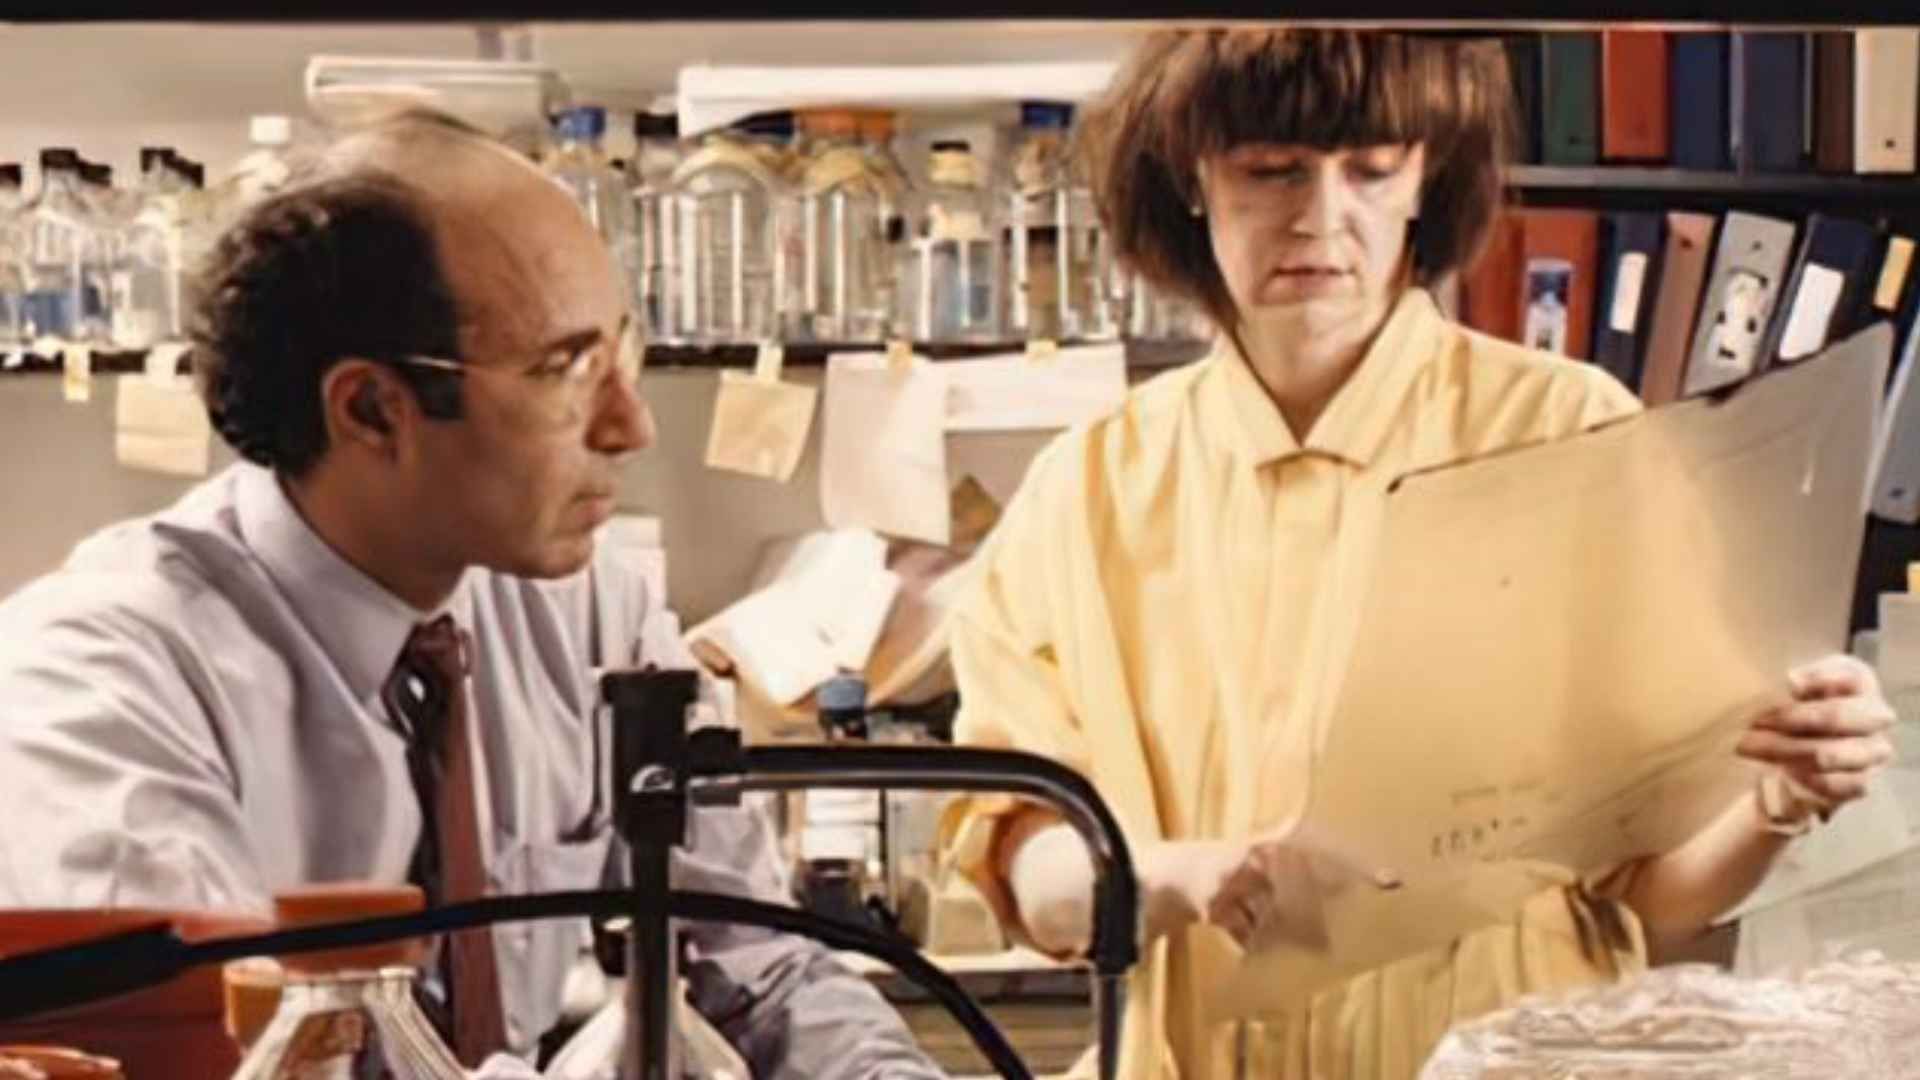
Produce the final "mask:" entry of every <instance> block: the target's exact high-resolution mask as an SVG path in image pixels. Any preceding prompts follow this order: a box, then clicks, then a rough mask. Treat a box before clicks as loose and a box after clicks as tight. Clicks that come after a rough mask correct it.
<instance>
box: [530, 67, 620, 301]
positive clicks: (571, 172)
mask: <svg viewBox="0 0 1920 1080" xmlns="http://www.w3.org/2000/svg"><path fill="white" fill-rule="evenodd" d="M606 133H607V112H606V110H605V109H602V108H600V107H599V106H597V105H580V106H576V107H574V108H571V109H567V110H564V111H563V112H561V113H560V115H559V117H558V118H557V119H556V120H555V121H554V136H555V139H556V142H555V146H554V151H553V153H552V155H550V156H549V157H548V158H547V161H546V166H545V167H546V170H547V175H549V176H551V177H553V180H554V182H555V183H557V184H559V185H560V186H561V187H562V188H563V189H565V190H566V192H567V194H568V195H571V196H572V197H573V201H574V202H576V203H578V204H579V205H580V211H581V213H583V214H585V215H586V216H587V220H588V221H589V222H591V223H592V224H593V228H594V231H595V232H598V233H599V234H600V239H601V241H602V242H604V243H605V244H606V245H607V251H608V252H609V253H610V254H612V256H613V264H614V265H615V266H617V267H619V268H620V273H621V274H622V275H623V276H624V277H625V278H626V280H627V281H629V282H632V281H634V280H637V278H638V273H639V268H638V265H637V261H636V259H635V257H634V229H633V199H632V197H631V195H629V194H628V191H627V181H626V177H624V176H622V175H621V174H620V172H619V171H618V170H616V169H615V168H614V167H613V165H612V164H611V163H610V162H609V161H608V160H607V154H606V150H605V149H604V148H603V147H602V145H601V140H602V139H604V138H605V136H606Z"/></svg>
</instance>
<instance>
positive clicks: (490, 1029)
mask: <svg viewBox="0 0 1920 1080" xmlns="http://www.w3.org/2000/svg"><path fill="white" fill-rule="evenodd" d="M467 642H468V639H467V634H466V631H464V630H462V629H460V627H458V626H457V625H455V624H454V621H453V617H452V616H451V615H442V616H440V617H439V618H437V619H435V620H433V621H432V622H430V623H424V624H422V625H420V626H417V627H415V628H414V631H413V634H412V636H410V637H409V638H408V639H407V645H406V648H405V649H403V650H402V651H401V653H400V659H399V661H398V663H396V664H395V665H394V670H393V674H392V676H391V677H389V678H388V680H387V685H386V687H385V689H384V691H383V692H382V697H383V698H385V700H386V704H387V708H388V710H389V711H390V712H392V713H393V715H394V718H395V719H396V720H397V721H398V722H399V723H400V724H401V725H402V726H403V727H404V728H405V729H406V730H407V738H408V749H407V763H408V766H409V767H410V769H411V770H412V772H413V783H414V788H415V791H416V793H417V794H418V795H419V797H420V810H421V814H422V817H423V819H424V820H423V821H422V834H423V835H422V838H421V839H422V843H423V845H428V846H427V850H426V851H425V852H424V854H425V856H426V858H425V866H426V867H427V873H426V875H425V878H426V880H424V881H423V882H422V884H423V886H424V887H425V888H426V891H427V896H428V899H429V901H430V902H431V903H434V904H451V903H458V902H460V901H462V900H477V899H479V898H480V897H483V896H485V895H486V893H487V869H486V858H485V855H484V851H483V848H482V847H481V844H480V812H479V802H478V799H477V797H476V793H475V786H474V772H475V770H476V769H477V768H479V763H478V762H477V761H475V760H474V753H473V737H472V735H471V733H470V721H469V719H468V718H469V715H470V713H469V710H468V708H467V681H466V675H467V670H468V647H467ZM447 952H448V956H447V961H448V964H447V966H448V969H449V974H448V979H447V990H448V995H449V998H450V1002H449V1003H450V1005H451V1007H452V1014H453V1016H452V1028H453V1052H454V1055H455V1056H456V1057H458V1058H459V1059H460V1060H461V1061H462V1062H464V1063H466V1064H467V1065H469V1066H477V1065H479V1064H480V1062H481V1061H482V1060H484V1059H485V1058H486V1056H487V1055H488V1054H491V1053H495V1052H497V1051H501V1050H505V1049H506V1048H507V1045H506V1042H507V1040H506V1025H505V1021H504V1019H503V1017H502V1015H501V1003H500V972H499V970H498V969H497V968H496V967H495V966H494V955H493V934H492V931H490V930H489V929H488V928H486V927H476V928H474V929H471V930H457V931H455V932H453V933H452V934H450V935H448V941H447Z"/></svg>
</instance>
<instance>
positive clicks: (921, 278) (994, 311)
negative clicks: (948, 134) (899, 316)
mask: <svg viewBox="0 0 1920 1080" xmlns="http://www.w3.org/2000/svg"><path fill="white" fill-rule="evenodd" d="M915 203H916V205H917V212H916V213H915V214H914V226H913V239H912V241H911V243H910V246H909V248H908V249H907V252H906V255H905V258H906V263H907V266H906V271H905V272H904V273H902V274H901V275H900V276H899V279H898V280H899V291H900V293H901V303H900V307H901V309H902V310H903V312H904V313H905V315H906V318H905V320H904V321H905V323H906V325H907V326H908V327H909V328H911V330H912V333H913V335H914V337H915V338H917V339H918V340H920V341H926V342H936V343H939V342H971V341H994V340H998V339H999V337H1000V336H1001V326H1000V291H1001V290H1000V282H999V280H998V279H999V276H1000V272H1001V265H1000V257H999V250H1000V244H999V240H998V232H999V230H998V228H997V227H996V225H995V222H994V214H993V209H992V204H991V202H990V200H989V198H988V196H987V192H986V190H985V189H984V187H983V177H982V175H981V167H980V162H979V160H978V159H977V158H975V157H974V155H973V149H972V147H971V146H970V145H969V144H968V143H966V142H964V141H959V140H953V141H943V142H937V143H934V144H933V154H932V158H931V162H930V164H929V167H928V170H927V185H926V187H925V189H924V190H923V191H922V192H921V193H919V195H918V197H917V198H916V199H915Z"/></svg>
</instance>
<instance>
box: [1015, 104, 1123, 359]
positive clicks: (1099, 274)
mask: <svg viewBox="0 0 1920 1080" xmlns="http://www.w3.org/2000/svg"><path fill="white" fill-rule="evenodd" d="M1072 122H1073V106H1071V105H1066V104H1061V103H1056V102H1044V101H1029V102H1023V103H1022V104H1021V106H1020V131H1019V133H1018V135H1017V136H1016V138H1015V140H1014V147H1013V153H1012V157H1011V162H1010V168H1009V170H1008V171H1009V174H1010V175H1009V180H1010V188H1011V190H1010V191H1009V192H1008V193H1007V198H1008V201H1009V206H1008V222H1007V224H1008V229H1007V233H1008V243H1007V279H1008V280H1007V330H1008V332H1009V333H1010V334H1011V335H1013V336H1015V337H1021V338H1026V339H1029V340H1032V339H1041V338H1045V339H1051V340H1055V341H1065V340H1105V339H1111V338H1114V337H1117V336H1118V335H1119V332H1120V326H1119V318H1118V315H1117V314H1116V309H1115V307H1114V305H1113V303H1112V299H1113V298H1112V295H1111V290H1110V288H1109V270H1110V268H1111V265H1112V262H1113V260H1112V257H1111V253H1110V251H1109V245H1108V243H1107V238H1106V233H1105V230H1104V229H1102V228H1101V226H1100V218H1099V214H1098V213H1097V212H1096V211H1095V209H1094V205H1093V193H1092V192H1091V191H1089V190H1088V189H1087V187H1086V186H1085V185H1084V184H1082V183H1080V182H1079V179H1078V177H1077V176H1076V175H1075V172H1074V170H1073V168H1072V167H1071V162H1070V159H1069V155H1068V141H1067V140H1068V129H1069V127H1070V126H1071V125H1072Z"/></svg>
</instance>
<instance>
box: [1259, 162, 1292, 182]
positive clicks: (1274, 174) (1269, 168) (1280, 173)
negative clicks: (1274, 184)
mask: <svg viewBox="0 0 1920 1080" xmlns="http://www.w3.org/2000/svg"><path fill="white" fill-rule="evenodd" d="M1300 171H1301V170H1300V166H1298V165H1255V166H1254V167H1252V168H1251V169H1248V170H1247V175H1248V176H1251V177H1253V178H1254V179H1255V180H1292V179H1294V178H1295V177H1298V176H1299V175H1300Z"/></svg>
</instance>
